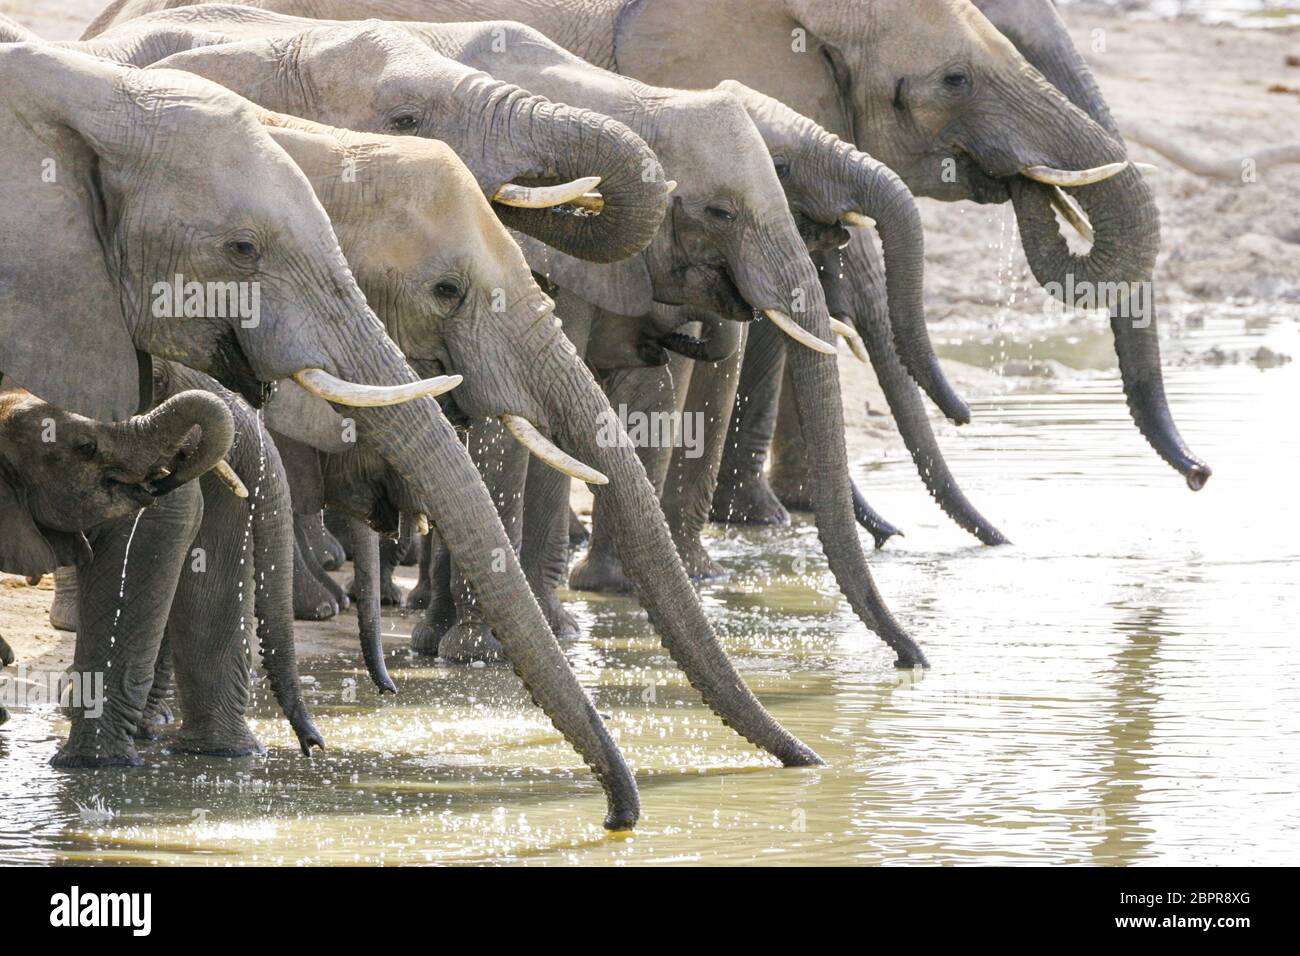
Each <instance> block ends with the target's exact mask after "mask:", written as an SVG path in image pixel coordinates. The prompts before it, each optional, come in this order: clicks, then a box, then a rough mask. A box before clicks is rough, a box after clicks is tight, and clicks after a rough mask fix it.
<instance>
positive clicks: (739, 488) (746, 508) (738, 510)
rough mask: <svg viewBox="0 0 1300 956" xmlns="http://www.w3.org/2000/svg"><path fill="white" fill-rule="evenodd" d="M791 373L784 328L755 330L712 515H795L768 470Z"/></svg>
mask: <svg viewBox="0 0 1300 956" xmlns="http://www.w3.org/2000/svg"><path fill="white" fill-rule="evenodd" d="M784 374H785V342H784V333H782V332H781V331H780V330H779V329H777V328H776V327H775V326H773V325H772V323H771V322H759V323H757V324H755V325H754V326H752V327H751V328H750V329H749V335H748V337H747V340H746V342H745V353H744V360H743V361H742V363H741V366H740V382H739V384H738V385H737V387H736V402H735V409H734V411H733V412H732V415H731V426H730V428H729V429H728V431H727V443H726V447H725V448H724V449H723V452H722V465H721V466H720V467H719V469H718V486H717V488H716V489H715V490H714V492H713V507H712V510H711V515H710V516H711V517H712V519H713V520H714V521H718V522H721V523H723V524H757V525H785V524H789V523H790V514H789V512H787V511H786V510H785V506H784V505H782V504H781V502H780V501H779V500H778V499H777V497H776V495H775V494H773V492H772V489H771V487H770V486H769V485H768V483H767V477H766V476H765V475H764V474H763V467H764V465H765V464H766V463H767V449H768V445H770V444H771V441H772V435H773V433H774V432H775V430H776V416H777V408H778V403H779V401H780V398H781V380H782V378H783V377H784Z"/></svg>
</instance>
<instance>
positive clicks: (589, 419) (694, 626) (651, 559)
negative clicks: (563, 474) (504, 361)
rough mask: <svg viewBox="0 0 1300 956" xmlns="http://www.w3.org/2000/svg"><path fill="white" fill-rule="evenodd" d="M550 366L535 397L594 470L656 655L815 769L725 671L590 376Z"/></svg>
mask: <svg viewBox="0 0 1300 956" xmlns="http://www.w3.org/2000/svg"><path fill="white" fill-rule="evenodd" d="M544 354H546V355H549V356H551V358H550V360H549V362H550V366H551V367H550V368H549V369H548V370H545V371H544V372H542V373H541V374H539V375H538V376H537V378H538V380H539V381H542V382H545V383H547V386H548V391H547V393H546V394H545V395H542V396H539V397H540V398H541V400H542V402H543V407H544V408H545V410H546V412H547V415H548V418H549V419H550V421H551V423H552V427H553V428H554V431H555V435H556V439H557V441H558V442H559V443H560V444H561V445H563V446H564V447H566V448H567V449H568V450H569V452H570V453H571V454H573V455H575V456H577V457H578V458H579V459H581V460H582V461H583V462H584V463H586V464H588V465H591V466H592V467H594V468H596V469H598V470H600V471H601V472H602V473H603V474H604V475H605V476H606V477H607V478H608V479H609V483H608V484H607V485H603V486H599V487H596V488H594V492H595V494H596V495H597V496H598V497H599V498H602V499H605V500H604V501H602V504H601V508H602V509H604V510H606V513H608V514H609V515H610V516H611V517H612V518H613V522H614V529H615V530H614V534H615V536H616V540H617V542H618V555H619V558H620V560H621V562H622V565H623V570H624V572H625V573H626V574H627V576H628V578H629V579H630V580H631V581H632V583H633V585H634V586H635V587H636V590H637V596H638V597H639V599H640V601H641V606H642V607H643V608H644V609H645V611H646V614H647V616H648V617H649V619H650V622H651V624H653V625H654V627H655V630H656V631H657V632H658V633H659V635H660V639H661V641H662V643H663V646H664V648H665V650H667V651H668V654H669V655H670V656H671V657H672V659H673V660H674V661H675V662H676V663H677V665H678V666H679V667H681V669H682V671H683V672H684V673H685V674H686V677H687V679H688V680H689V681H690V683H691V686H692V687H694V688H695V689H696V690H697V691H699V692H700V695H701V696H702V697H703V698H704V702H705V703H706V704H707V705H708V706H709V707H710V708H711V709H712V710H713V712H714V713H715V714H717V715H718V716H719V717H720V718H722V721H723V723H725V724H726V725H727V726H729V727H731V729H732V730H734V731H736V733H738V734H740V735H741V736H742V737H744V738H745V739H746V740H748V741H749V742H750V743H752V744H754V745H755V746H756V747H761V748H762V749H763V750H766V751H767V752H768V753H770V754H772V755H773V756H775V757H776V758H777V759H778V760H780V761H781V763H783V764H784V765H786V766H788V767H789V766H809V765H820V764H821V763H822V760H821V758H820V757H818V756H817V754H816V753H814V752H813V751H812V749H810V748H809V747H808V746H807V745H805V744H804V743H803V742H801V741H800V740H799V739H798V738H796V737H795V736H793V735H792V734H790V733H789V732H788V731H787V730H786V729H785V728H783V727H782V726H781V725H780V724H779V723H778V722H777V721H776V720H775V719H774V718H773V717H772V715H771V714H769V713H768V712H767V710H766V709H764V707H763V705H762V704H761V703H760V702H759V700H758V698H756V697H755V696H754V695H753V693H752V692H751V691H750V689H749V688H748V687H747V686H746V685H745V682H744V680H743V678H741V676H740V674H739V673H738V672H737V671H736V669H735V667H734V666H733V665H732V663H731V660H730V659H729V658H728V657H727V654H726V651H724V650H723V648H722V645H721V644H720V643H719V641H718V638H717V635H716V634H715V633H714V631H713V628H712V627H711V626H710V624H709V622H708V619H707V618H706V617H705V615H704V609H703V607H702V606H701V605H700V599H699V596H698V595H697V594H696V593H695V590H694V588H692V586H691V582H690V579H689V578H688V577H687V575H686V571H685V569H684V568H683V567H682V565H681V562H680V561H679V560H678V557H677V551H676V548H675V546H674V545H673V540H672V536H671V535H670V534H669V531H668V524H667V522H666V521H665V520H664V517H663V511H662V509H661V507H660V504H659V500H658V498H657V496H656V495H655V490H654V487H653V486H652V485H651V484H650V479H649V478H648V477H647V475H646V471H645V468H644V467H643V466H642V464H641V461H640V459H639V458H638V457H637V455H636V450H635V449H634V448H633V446H632V442H631V441H630V439H628V438H627V435H626V432H624V430H623V427H622V425H621V423H620V422H619V421H618V418H617V416H616V415H615V414H614V412H613V410H612V409H611V408H610V405H609V402H608V401H607V400H606V399H605V396H604V394H603V393H602V392H601V390H600V387H599V386H598V385H597V384H596V381H595V379H594V378H592V376H591V374H590V372H588V371H587V369H586V367H585V366H583V365H582V364H581V363H580V362H578V361H576V355H574V353H573V350H572V348H569V349H566V350H561V349H547V350H546V352H545V353H544Z"/></svg>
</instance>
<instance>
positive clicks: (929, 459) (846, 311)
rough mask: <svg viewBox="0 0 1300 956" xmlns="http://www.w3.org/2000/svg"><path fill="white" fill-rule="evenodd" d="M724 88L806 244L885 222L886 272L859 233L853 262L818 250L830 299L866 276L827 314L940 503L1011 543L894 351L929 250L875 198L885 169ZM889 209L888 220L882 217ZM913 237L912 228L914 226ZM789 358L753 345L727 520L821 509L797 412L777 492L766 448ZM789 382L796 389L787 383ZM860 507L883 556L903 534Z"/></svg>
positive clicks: (715, 505) (734, 439) (727, 483)
mask: <svg viewBox="0 0 1300 956" xmlns="http://www.w3.org/2000/svg"><path fill="white" fill-rule="evenodd" d="M724 86H725V87H727V88H728V89H731V90H732V91H733V92H734V93H736V95H738V96H740V97H741V98H742V99H743V100H744V101H745V103H746V105H747V107H748V108H749V110H750V114H751V116H752V117H753V119H754V122H755V125H756V126H757V127H758V129H759V131H760V132H761V133H762V134H763V138H764V140H765V141H766V143H767V146H768V149H769V150H771V153H772V159H773V162H774V163H775V164H776V166H777V170H778V173H779V175H780V178H781V182H782V185H783V186H784V187H785V191H786V197H787V199H788V200H789V202H790V207H791V210H792V211H793V212H794V215H795V218H796V221H798V222H800V224H801V227H802V228H803V231H804V232H805V234H807V235H810V236H812V235H818V234H824V233H825V231H826V228H827V226H830V225H833V224H834V223H835V222H836V221H837V220H838V218H839V216H840V215H841V214H842V213H844V212H845V211H850V210H854V211H859V212H865V213H866V214H868V215H870V216H873V217H874V218H877V219H878V229H879V231H880V233H881V237H882V246H883V249H884V259H885V261H884V263H883V264H882V263H881V262H880V258H879V256H878V255H877V254H876V253H875V251H874V248H873V245H872V243H871V241H870V239H869V238H868V237H867V236H866V235H865V233H864V232H863V230H861V229H853V230H852V231H851V233H852V237H851V238H850V237H849V235H847V234H842V235H844V239H845V240H846V241H848V243H849V245H848V246H847V247H846V248H845V251H843V252H840V251H837V248H836V247H837V246H838V245H839V242H838V241H834V242H825V241H823V242H820V243H817V242H811V243H810V250H811V251H812V253H813V255H814V259H815V261H817V262H818V268H819V274H820V276H821V282H822V286H823V288H828V286H827V283H828V282H832V281H835V280H836V279H837V277H838V276H839V275H840V274H841V273H844V272H846V271H857V272H860V273H861V274H860V275H858V276H856V277H855V278H854V279H852V280H851V282H852V284H853V288H854V293H855V294H854V296H853V297H852V301H845V296H844V295H840V296H839V299H838V301H837V303H836V304H834V305H832V304H831V302H830V296H829V294H828V297H827V304H828V306H831V314H832V315H834V316H835V317H837V318H840V319H842V320H844V321H847V322H848V323H849V324H850V325H855V326H856V327H857V328H858V332H859V334H860V335H861V336H862V338H863V340H864V342H865V343H866V344H867V346H868V348H867V352H868V355H869V357H870V359H871V362H872V366H873V367H874V369H875V371H876V375H877V378H878V379H879V381H880V383H881V387H882V389H883V390H884V392H885V396H886V399H887V400H888V402H889V404H890V408H891V411H893V412H894V415H895V418H896V420H897V422H898V425H899V431H900V434H901V435H902V437H903V440H904V443H905V445H906V446H907V448H908V450H909V451H910V452H911V453H912V455H913V459H914V461H915V462H916V465H917V470H918V472H919V473H920V476H921V479H922V481H923V482H925V485H926V488H927V489H928V490H929V492H930V494H931V495H932V496H933V497H934V499H935V501H936V502H937V503H938V504H939V506H940V507H941V508H942V509H943V510H944V512H945V513H947V514H948V515H949V516H950V517H951V518H952V519H953V520H954V521H955V522H956V523H957V524H958V525H959V526H961V527H962V528H964V529H965V530H967V531H969V532H970V533H971V534H973V535H975V537H977V538H979V540H980V541H982V542H983V543H985V544H990V545H995V544H1004V543H1006V538H1005V537H1004V536H1003V535H1002V533H1001V532H1000V531H998V529H997V528H995V527H994V526H993V525H992V524H991V523H990V522H989V521H987V520H986V519H985V518H984V517H983V516H982V515H980V514H979V512H978V511H976V510H975V508H974V507H973V506H972V505H971V504H970V502H969V500H967V499H966V497H965V495H964V494H963V493H962V491H961V489H960V488H959V487H958V486H957V484H956V481H955V480H954V479H953V477H952V474H951V473H950V472H949V471H948V468H947V465H946V464H945V463H944V461H943V456H942V453H941V452H940V450H939V447H938V443H937V442H936V441H935V438H934V432H933V430H932V429H931V427H930V424H929V420H928V419H927V417H926V415H925V409H924V406H923V405H922V402H921V397H920V392H919V390H918V389H917V387H916V385H915V383H914V382H913V381H912V380H911V377H910V376H909V375H908V374H907V373H906V370H905V369H904V370H903V374H902V375H899V374H897V373H898V371H899V369H900V367H901V366H900V364H899V361H900V360H899V357H898V355H897V351H896V349H895V347H894V345H893V341H894V339H895V336H894V335H892V334H891V329H890V326H891V318H892V317H893V316H895V315H901V314H907V313H908V312H912V311H920V310H922V309H923V305H922V304H921V303H920V302H919V301H914V300H913V298H912V297H913V296H917V295H918V294H919V289H920V287H921V285H922V283H921V282H920V281H919V279H910V280H908V281H902V282H900V280H899V277H900V275H907V274H908V273H909V270H911V271H914V272H917V273H919V272H920V271H921V270H923V268H924V266H923V263H922V262H921V261H920V259H921V256H922V253H921V250H920V249H919V248H918V247H919V246H920V244H921V241H920V240H919V239H915V240H913V239H912V237H911V236H910V235H905V236H904V241H903V242H901V243H900V241H899V236H898V235H897V233H898V232H899V231H900V228H899V223H898V222H897V221H893V222H891V221H890V219H889V218H888V200H895V201H899V200H897V199H896V197H895V196H894V195H893V194H889V193H886V202H882V201H881V200H880V199H879V198H878V197H873V195H872V193H873V190H874V191H877V192H878V191H879V186H878V185H877V182H878V178H879V175H880V174H879V173H878V172H877V167H878V164H877V163H876V162H875V160H873V159H872V158H871V157H869V156H867V155H865V154H863V153H861V152H858V151H857V150H855V149H853V148H852V147H850V146H849V145H848V144H846V143H844V142H842V141H841V140H839V139H838V138H837V137H835V136H832V135H831V134H830V133H828V132H826V131H825V130H824V129H821V128H820V127H818V126H817V125H816V124H815V123H813V122H812V121H811V120H809V119H807V118H806V117H803V116H800V115H798V114H796V113H794V112H793V111H791V110H790V109H789V108H787V107H785V106H783V105H782V104H780V103H778V102H776V101H775V100H772V99H771V98H770V97H767V96H764V95H763V94H761V93H756V92H754V91H753V90H749V89H748V88H746V87H743V86H741V85H740V84H734V83H728V84H724ZM904 192H905V190H904ZM882 208H884V209H885V210H886V212H885V213H883V214H882V212H881V209H882ZM894 218H895V219H897V216H895V217H894ZM904 225H905V226H906V225H912V223H908V222H906V221H905V223H904ZM917 231H918V232H919V227H918V228H917ZM839 238H840V237H839V236H836V237H835V239H836V240H838V239H839ZM882 331H883V333H884V335H885V338H883V339H882V338H881V335H880V333H881V332H882ZM784 348H785V346H784V343H783V342H781V341H780V339H779V338H778V337H776V336H771V335H766V334H761V333H760V334H756V335H754V336H752V337H751V338H750V341H749V343H748V346H747V349H746V356H745V366H744V368H743V369H742V373H741V375H742V380H741V389H740V396H741V398H742V401H741V403H740V411H739V412H738V413H737V414H735V415H733V419H732V427H731V435H730V436H729V439H728V443H727V449H726V452H725V454H724V457H723V461H722V464H721V468H720V479H719V483H718V489H717V491H716V492H715V495H714V499H713V502H712V512H713V515H714V517H715V519H716V520H731V521H739V522H742V523H755V524H780V523H785V521H786V520H788V517H787V516H785V513H784V508H783V507H782V505H784V506H787V507H790V508H794V509H799V510H807V509H808V508H809V507H810V505H811V500H812V496H811V494H810V488H809V485H808V478H807V471H806V469H805V468H804V464H803V463H804V461H805V460H806V459H807V449H806V446H804V444H803V442H802V440H801V429H800V428H799V425H798V415H797V411H796V409H795V403H794V402H792V401H787V402H784V403H782V405H781V409H782V416H781V419H780V422H781V423H782V424H784V425H785V427H784V428H783V429H782V430H781V432H782V433H781V435H780V437H781V438H783V439H784V440H783V441H781V442H780V443H779V444H778V446H777V449H776V451H777V452H778V453H777V454H776V455H775V456H774V462H773V468H772V479H771V484H772V488H771V489H769V486H768V484H767V482H766V481H765V480H764V476H763V473H762V471H763V462H764V459H765V457H766V449H767V445H768V443H769V441H770V440H771V438H772V435H773V431H774V430H775V428H776V426H777V424H778V422H777V419H776V417H775V415H774V410H775V407H776V406H775V404H774V400H775V399H776V397H777V395H778V394H779V389H780V387H781V382H782V379H783V375H782V374H781V370H782V369H783V367H784V366H785V358H784ZM784 377H785V378H786V379H787V385H788V376H784ZM692 410H693V409H692ZM855 492H856V488H855ZM855 498H856V499H857V500H856V501H855V507H856V509H857V512H858V518H859V523H861V524H862V525H863V526H864V527H866V528H867V529H868V530H869V531H871V533H872V535H873V537H874V538H875V539H876V544H877V546H878V547H879V546H881V545H883V544H884V542H885V541H886V540H887V539H888V538H889V537H890V536H891V535H892V534H895V533H897V529H894V528H893V527H892V526H891V525H889V524H888V522H885V521H883V519H880V518H879V516H878V515H876V513H875V512H874V510H873V509H871V507H870V505H868V504H867V502H866V501H865V499H862V498H861V496H860V494H858V495H855ZM696 507H697V508H698V507H700V506H699V505H697V506H696Z"/></svg>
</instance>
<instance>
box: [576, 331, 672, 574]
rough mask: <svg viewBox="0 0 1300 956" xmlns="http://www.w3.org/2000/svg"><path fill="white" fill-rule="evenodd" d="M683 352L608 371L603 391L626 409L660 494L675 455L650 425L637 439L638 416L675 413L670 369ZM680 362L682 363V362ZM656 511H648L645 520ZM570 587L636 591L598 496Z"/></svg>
mask: <svg viewBox="0 0 1300 956" xmlns="http://www.w3.org/2000/svg"><path fill="white" fill-rule="evenodd" d="M679 359H680V360H681V361H689V360H687V359H681V357H680V356H674V357H673V361H672V362H670V363H669V364H668V365H665V366H657V367H651V368H630V369H619V370H618V371H615V372H610V373H608V374H607V375H605V376H604V383H603V384H604V385H605V394H606V395H608V397H609V404H610V406H611V407H612V408H613V409H614V410H615V411H616V412H618V411H619V409H625V410H626V411H627V417H628V423H627V424H628V427H629V432H630V433H631V434H629V437H630V438H632V440H633V441H634V442H636V444H637V449H636V453H637V457H638V458H640V459H641V464H642V465H643V466H644V468H645V471H646V475H647V476H649V478H650V483H651V484H652V485H653V486H654V489H655V493H656V494H662V492H663V487H664V477H665V476H666V475H667V472H668V463H669V461H670V460H671V458H672V451H673V450H672V446H671V444H670V443H666V442H660V441H656V440H654V439H655V437H656V436H655V434H654V433H655V432H656V429H654V428H653V427H650V426H649V424H647V426H646V428H645V429H644V430H645V433H646V436H647V439H648V440H646V441H644V442H641V441H638V440H637V439H638V435H636V434H635V432H636V431H638V429H637V427H636V426H637V423H638V419H637V418H636V417H635V416H641V415H644V416H646V417H645V418H644V419H640V421H644V422H647V423H653V422H654V421H656V419H655V417H654V416H656V415H664V414H671V413H672V412H674V411H676V409H677V396H676V394H675V392H674V389H673V373H672V369H673V366H674V364H676V362H677V361H678V360H679ZM679 367H680V366H679ZM654 517H655V516H653V515H647V520H652V519H653V518H654ZM569 587H571V588H573V589H574V590H575V591H602V592H612V593H624V592H630V591H631V590H632V582H631V581H630V580H628V578H627V575H625V574H624V573H623V564H622V562H621V561H620V560H619V558H618V549H617V546H616V544H615V541H614V535H613V522H612V521H611V520H610V519H609V518H608V517H606V516H604V509H603V508H602V507H601V504H600V499H599V498H598V499H597V502H596V505H595V507H594V508H593V509H592V512H591V541H590V542H588V545H587V553H586V554H585V555H583V557H582V559H581V560H580V561H578V563H577V564H576V565H574V568H573V571H572V573H571V574H570V575H569Z"/></svg>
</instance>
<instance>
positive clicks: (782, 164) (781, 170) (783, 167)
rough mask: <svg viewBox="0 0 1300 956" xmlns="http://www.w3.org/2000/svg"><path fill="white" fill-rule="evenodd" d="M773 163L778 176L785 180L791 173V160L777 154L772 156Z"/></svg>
mask: <svg viewBox="0 0 1300 956" xmlns="http://www.w3.org/2000/svg"><path fill="white" fill-rule="evenodd" d="M772 165H773V166H775V167H776V178H777V179H780V180H782V181H784V180H785V179H786V178H787V177H789V175H790V161H789V160H787V159H786V158H785V157H784V156H775V157H773V158H772Z"/></svg>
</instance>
